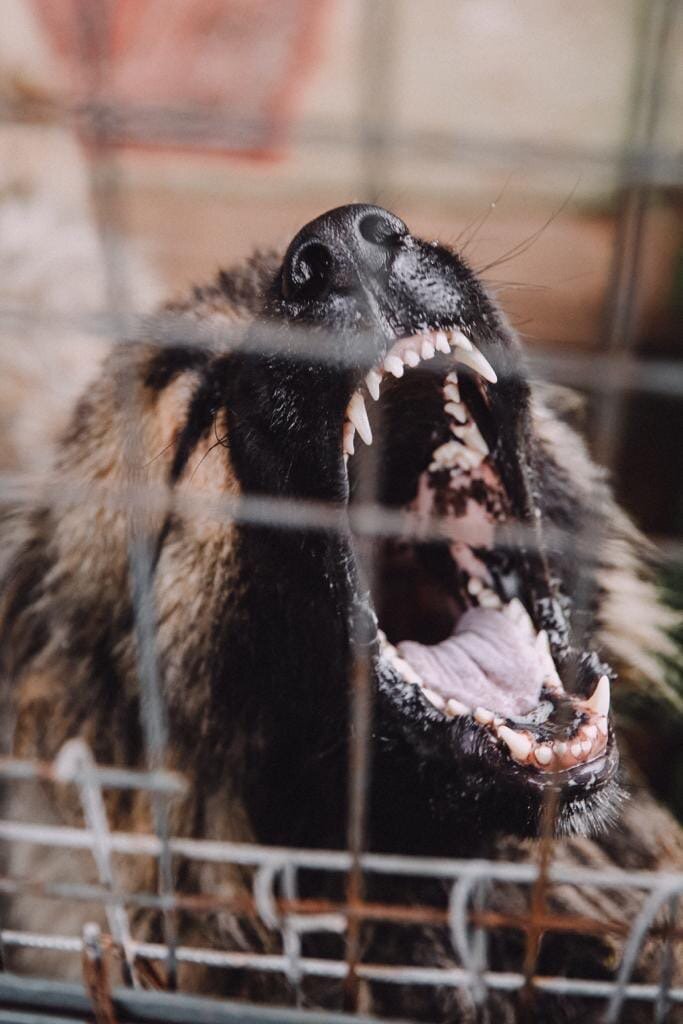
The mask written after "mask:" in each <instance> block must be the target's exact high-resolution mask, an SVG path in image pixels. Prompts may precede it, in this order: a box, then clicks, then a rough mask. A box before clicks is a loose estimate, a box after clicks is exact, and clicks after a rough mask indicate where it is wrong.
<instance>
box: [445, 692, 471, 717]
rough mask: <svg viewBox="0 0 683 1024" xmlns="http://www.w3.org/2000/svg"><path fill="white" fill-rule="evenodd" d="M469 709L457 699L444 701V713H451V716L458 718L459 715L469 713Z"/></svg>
mask: <svg viewBox="0 0 683 1024" xmlns="http://www.w3.org/2000/svg"><path fill="white" fill-rule="evenodd" d="M469 713H470V709H469V708H468V707H467V706H466V705H465V704H461V703H460V701H459V700H453V698H452V697H451V699H450V700H449V701H447V703H446V714H447V715H452V717H453V718H459V717H460V715H469Z"/></svg>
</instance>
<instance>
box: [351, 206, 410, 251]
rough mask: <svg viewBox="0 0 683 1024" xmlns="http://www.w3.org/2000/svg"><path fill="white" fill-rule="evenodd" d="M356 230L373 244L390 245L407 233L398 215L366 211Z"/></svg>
mask: <svg viewBox="0 0 683 1024" xmlns="http://www.w3.org/2000/svg"><path fill="white" fill-rule="evenodd" d="M358 230H359V231H360V234H361V236H362V237H363V238H364V239H365V241H366V242H371V243H372V244H373V245H391V244H392V242H396V241H398V240H399V239H400V238H403V236H404V235H406V234H407V233H408V229H407V227H406V226H405V224H404V223H403V221H401V220H399V219H398V217H390V216H387V215H386V214H381V213H366V214H365V216H364V217H362V218H361V220H360V221H359V223H358Z"/></svg>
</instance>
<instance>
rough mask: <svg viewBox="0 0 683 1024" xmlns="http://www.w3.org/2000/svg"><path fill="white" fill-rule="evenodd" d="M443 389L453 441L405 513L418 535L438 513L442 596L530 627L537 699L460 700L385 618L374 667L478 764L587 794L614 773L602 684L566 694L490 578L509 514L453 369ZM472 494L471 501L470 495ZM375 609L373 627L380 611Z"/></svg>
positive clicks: (437, 455) (453, 684)
mask: <svg viewBox="0 0 683 1024" xmlns="http://www.w3.org/2000/svg"><path fill="white" fill-rule="evenodd" d="M433 379H435V378H434V377H433ZM441 386H442V388H443V391H444V402H443V407H444V412H445V417H446V421H447V423H448V424H449V425H450V428H451V431H452V437H451V438H450V439H449V440H447V441H446V442H445V443H442V444H440V445H439V446H438V447H437V448H436V449H435V450H434V451H433V453H432V457H431V462H430V464H429V466H428V467H427V469H426V470H425V471H424V472H423V474H422V477H421V478H420V479H419V481H418V484H417V488H416V491H417V493H416V495H415V498H414V500H413V502H412V503H411V506H410V508H409V510H408V511H409V514H411V515H412V516H413V517H414V524H413V525H414V526H415V527H416V532H418V533H419V522H420V519H421V518H422V519H425V518H427V519H431V520H432V522H433V513H434V511H437V512H438V513H439V516H440V518H441V521H442V524H443V528H444V544H445V545H447V547H448V548H449V552H450V556H451V561H452V562H453V563H455V569H454V572H453V573H452V574H451V575H452V577H453V578H457V580H458V587H457V589H458V593H454V592H452V593H451V594H450V595H449V599H452V600H455V601H458V600H460V601H461V603H462V596H463V592H464V593H465V595H466V599H467V603H466V604H465V605H464V607H465V608H468V607H469V608H477V609H485V610H487V611H488V612H489V613H490V614H491V615H492V616H495V615H498V616H501V617H505V618H507V619H508V620H515V619H516V620H517V624H518V625H519V627H520V628H523V629H524V630H526V631H527V632H529V631H530V632H532V633H533V635H531V636H530V638H529V641H528V642H529V645H530V646H532V647H533V649H534V651H535V652H536V654H537V656H538V658H539V660H541V661H542V662H543V664H544V666H545V671H544V673H543V678H542V681H541V685H540V687H539V689H538V693H537V699H536V700H528V701H527V706H524V707H521V708H517V709H514V712H513V713H511V711H510V708H505V707H502V708H499V707H497V706H496V703H495V701H494V702H490V701H489V702H487V701H485V700H483V699H482V700H477V699H476V695H475V696H474V698H473V699H469V698H465V696H464V694H462V693H459V691H458V685H457V680H456V679H450V680H449V679H445V680H444V684H443V685H441V686H439V685H438V684H435V683H434V682H433V681H430V680H429V679H426V678H424V677H423V675H422V674H421V672H420V670H419V666H417V665H415V664H413V663H411V653H410V650H409V649H410V647H411V646H412V648H413V653H414V649H415V648H416V645H415V644H412V645H411V644H410V642H409V643H407V644H406V643H403V641H406V640H407V641H410V640H411V639H412V637H411V635H410V631H407V632H406V631H404V632H403V635H400V632H401V631H398V633H396V631H393V633H394V635H392V629H391V627H390V626H389V625H388V624H387V631H388V632H389V634H390V639H391V640H393V641H394V642H393V643H391V642H390V641H389V640H388V639H387V637H386V636H385V635H384V634H383V633H382V632H381V631H380V632H379V634H378V643H379V651H380V654H379V666H380V672H384V673H385V674H386V675H387V676H393V678H394V679H395V680H396V685H397V686H398V687H403V688H405V689H407V690H409V691H412V692H413V693H414V695H416V697H417V699H418V701H419V705H420V708H421V711H422V713H423V714H424V715H425V716H427V718H428V719H429V720H430V721H431V722H433V723H434V724H436V723H438V724H439V726H441V727H446V728H447V727H449V726H450V727H452V728H457V730H458V732H459V733H461V734H463V735H464V734H473V735H476V736H477V740H478V744H479V746H480V748H481V752H482V753H481V757H482V759H483V760H484V761H485V760H486V758H487V756H488V755H489V754H490V756H491V758H492V760H493V761H495V762H496V764H498V765H501V764H502V766H503V771H504V772H506V774H507V777H508V778H509V779H511V780H512V779H514V780H515V781H516V782H518V783H519V785H520V786H521V787H522V789H523V790H525V791H526V790H528V791H529V792H530V793H532V792H533V793H536V794H538V792H542V791H547V790H548V789H551V788H555V789H558V790H564V791H570V792H573V793H574V794H579V793H581V794H582V796H585V797H586V798H587V797H588V794H589V793H590V794H594V793H595V792H596V791H598V790H599V789H600V788H601V787H604V786H605V785H607V784H608V783H609V780H610V779H611V778H612V777H613V776H614V774H615V771H616V765H617V756H616V749H615V747H614V743H613V737H612V735H611V731H610V726H609V680H608V678H607V676H603V675H602V674H596V675H595V678H593V679H591V680H590V681H588V680H587V681H586V689H585V692H584V695H582V696H576V695H575V694H571V693H568V692H567V691H566V690H565V689H564V686H563V684H562V681H561V679H560V676H559V674H558V672H557V669H556V667H555V664H554V661H553V656H552V653H551V649H550V643H549V640H548V636H547V634H546V633H545V632H544V631H543V630H542V629H537V628H536V627H535V625H534V623H533V621H532V617H531V616H530V615H529V614H528V611H527V609H526V608H525V607H524V604H523V603H522V602H521V601H519V600H518V599H515V598H514V597H511V595H510V594H509V593H508V594H506V593H505V592H504V590H502V589H501V588H500V587H497V586H496V584H495V583H494V581H493V579H492V575H491V573H489V572H488V569H487V565H486V552H493V551H495V532H496V529H497V526H498V525H500V524H502V523H504V522H505V521H506V520H507V519H508V517H509V515H510V512H509V509H508V508H507V507H506V505H507V499H506V495H505V491H504V488H503V486H502V484H501V481H500V478H499V475H498V473H497V470H496V466H495V463H494V462H493V460H492V458H491V454H490V452H489V450H488V446H487V444H486V442H485V440H484V438H483V437H482V433H481V431H480V430H479V428H478V426H477V424H476V423H475V422H474V420H473V418H472V416H471V415H470V414H469V411H468V408H467V406H466V405H465V404H464V402H463V401H462V400H460V399H459V398H458V394H459V388H458V382H457V375H456V374H455V373H454V372H453V371H452V370H451V371H450V372H449V370H448V369H446V370H444V378H443V380H442V381H441ZM442 436H443V434H442ZM475 493H476V498H472V495H474V494H475ZM425 494H426V495H427V497H428V499H429V500H428V503H427V504H428V507H425ZM469 506H474V510H475V513H476V514H475V516H474V519H475V522H474V523H471V522H470V523H468V522H466V520H467V519H468V515H462V514H457V513H455V514H453V513H452V511H451V513H449V512H448V509H449V507H450V508H451V510H452V509H455V508H456V507H457V508H459V509H460V510H461V512H462V509H463V507H464V508H465V509H468V507H469ZM449 515H450V523H449ZM472 529H473V530H474V533H471V530H472ZM468 531H470V532H469V533H468ZM482 531H483V532H482ZM482 553H483V556H482ZM458 562H461V563H462V564H460V565H458V564H457V563H458ZM379 603H380V604H381V602H379ZM461 611H462V608H461ZM379 612H380V614H379V619H380V626H381V625H382V624H383V619H384V617H383V615H382V609H381V607H380V609H379ZM534 618H535V616H534ZM501 621H502V619H501ZM456 631H457V623H456ZM436 632H437V633H438V632H439V631H438V630H437V631H436ZM449 637H450V639H451V640H452V639H453V634H452V633H443V631H442V632H441V635H440V636H438V637H434V638H430V639H429V640H428V641H427V642H426V643H425V644H424V645H423V646H424V648H425V650H426V651H429V650H430V649H431V650H432V651H436V652H438V648H439V647H440V646H442V644H443V642H444V641H447V640H449ZM439 641H441V643H439ZM413 660H414V658H413ZM470 696H472V695H470ZM487 703H488V704H489V705H490V706H486V705H487Z"/></svg>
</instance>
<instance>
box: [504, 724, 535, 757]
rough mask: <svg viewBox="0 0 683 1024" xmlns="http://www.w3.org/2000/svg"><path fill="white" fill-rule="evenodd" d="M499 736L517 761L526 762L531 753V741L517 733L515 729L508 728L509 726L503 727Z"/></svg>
mask: <svg viewBox="0 0 683 1024" xmlns="http://www.w3.org/2000/svg"><path fill="white" fill-rule="evenodd" d="M498 735H499V736H500V738H501V739H502V741H503V743H506V744H507V746H508V748H509V750H510V753H511V754H512V756H513V757H514V758H515V760H516V761H526V759H527V757H528V756H529V754H530V753H531V740H530V739H528V737H527V736H524V735H522V734H521V733H518V732H515V731H514V729H510V728H508V726H507V725H501V727H500V729H499V730H498Z"/></svg>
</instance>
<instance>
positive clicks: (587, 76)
mask: <svg viewBox="0 0 683 1024" xmlns="http://www.w3.org/2000/svg"><path fill="white" fill-rule="evenodd" d="M670 6H671V7H672V8H673V9H677V8H679V6H680V5H678V4H676V3H674V4H672V5H670ZM650 7H651V5H650V4H649V0H601V2H600V3H595V2H594V0H575V2H573V3H571V4H568V3H566V2H564V0H372V2H368V0H279V2H278V3H272V2H266V0H101V2H99V0H3V8H2V17H3V26H2V32H1V33H0V104H1V107H0V109H1V110H2V112H3V115H4V116H3V118H2V121H1V122H0V168H1V169H0V188H1V189H2V190H3V192H4V194H5V195H11V194H14V195H15V196H16V195H18V194H22V193H23V194H26V193H27V191H30V190H36V191H37V192H39V193H40V195H41V196H42V197H43V199H44V200H45V203H46V204H47V205H50V204H53V205H54V206H55V208H60V209H62V210H65V209H67V208H69V209H71V210H72V211H73V216H74V217H81V218H82V219H83V221H85V222H88V223H89V224H90V226H91V227H92V228H98V229H99V230H100V234H101V232H102V231H105V232H108V237H109V240H110V241H112V240H115V242H116V253H117V259H118V263H117V274H118V284H119V287H120V289H123V291H124V292H125V294H126V297H127V301H128V302H129V303H131V304H133V305H135V304H136V303H137V302H138V299H139V301H140V302H142V304H144V302H145V301H146V300H151V298H152V296H154V297H156V296H157V295H158V294H173V293H176V292H179V291H182V290H183V289H184V288H186V287H187V286H188V284H189V283H191V282H193V281H201V280H204V279H206V278H207V277H210V276H211V275H213V274H214V273H215V270H216V268H217V267H218V266H219V265H226V264H229V263H230V262H231V261H233V260H236V259H239V258H240V257H242V256H244V255H245V254H247V253H248V252H249V251H250V250H251V249H252V248H253V247H254V246H255V245H258V246H261V247H268V246H277V247H280V246H284V245H286V243H287V241H288V240H289V238H290V237H291V236H292V235H293V234H294V232H295V231H296V230H297V229H298V227H300V226H301V224H302V223H304V222H305V221H306V220H308V219H310V218H311V217H313V216H315V215H316V214H318V213H319V212H321V211H322V210H323V209H325V208H327V207H330V206H334V205H338V204H340V203H345V202H349V201H352V200H364V199H371V200H375V201H379V202H380V203H382V204H383V205H386V206H388V207H391V208H392V209H394V210H396V211H397V212H398V213H400V214H401V215H402V216H403V217H404V218H405V219H406V220H407V221H408V223H409V224H410V226H411V228H412V229H413V230H414V231H415V232H418V233H422V234H425V235H427V236H433V237H438V238H439V239H440V240H442V241H446V242H449V243H452V244H454V245H455V246H457V247H458V248H460V249H461V250H463V251H464V253H465V255H466V257H467V258H468V259H469V260H470V262H471V263H472V265H473V266H474V267H475V268H476V269H481V270H482V272H483V275H484V277H485V278H486V279H487V280H488V281H489V283H490V285H491V287H492V288H493V289H494V290H495V291H496V292H497V294H498V295H499V298H500V301H501V302H502V304H503V305H504V307H505V309H506V310H507V311H508V313H509V315H510V317H511V319H512V321H513V322H514V323H515V324H516V325H518V327H519V329H520V331H521V332H522V334H523V336H524V337H525V338H526V339H527V341H528V342H529V344H530V345H531V346H536V347H538V348H539V350H540V347H543V350H544V351H545V350H546V349H548V348H550V349H551V350H552V351H562V352H568V351H572V352H573V351H577V352H589V353H591V354H596V357H597V354H599V353H600V352H605V351H610V346H612V348H614V345H615V338H614V337H613V336H612V337H610V331H609V327H607V326H606V324H607V317H608V314H609V304H610V301H611V291H610V289H611V288H612V285H613V284H614V278H615V258H618V249H619V245H620V244H621V241H620V239H619V237H618V230H619V223H618V220H617V215H618V214H619V212H620V210H622V208H623V203H624V201H625V200H624V196H625V194H626V193H625V185H626V184H628V183H629V182H630V183H632V182H633V178H634V176H635V177H638V175H639V174H641V172H642V173H643V176H644V178H647V179H648V182H647V185H646V188H647V196H646V203H647V212H646V216H645V217H644V220H643V230H642V234H641V237H640V239H639V244H638V247H637V249H638V252H637V260H638V267H637V270H638V273H637V275H636V283H635V285H634V291H637V294H634V295H633V296H632V297H631V298H632V305H631V308H630V310H629V317H628V325H629V326H628V330H629V331H630V332H632V334H633V338H632V340H633V341H634V343H635V346H636V348H637V349H638V350H640V351H643V352H645V354H646V355H647V354H658V355H660V356H666V357H667V358H672V359H674V358H677V357H678V356H679V355H680V349H679V347H678V346H679V334H680V331H679V330H678V327H677V318H678V319H679V318H680V301H681V300H680V295H681V248H680V239H681V231H680V227H681V189H680V182H681V173H680V171H681V163H680V151H681V145H680V144H681V136H682V131H681V124H682V121H681V116H680V113H681V99H682V97H683V66H682V65H681V63H680V61H676V60H675V54H676V53H679V52H680V50H681V42H682V41H683V28H682V25H681V21H682V19H681V17H680V11H678V13H677V12H676V10H674V13H673V14H672V15H671V14H670V16H669V17H668V20H666V21H665V23H664V28H663V29H662V31H663V32H664V34H665V36H666V37H667V38H665V39H660V40H658V41H657V45H659V47H660V49H659V51H658V57H657V60H658V62H659V64H660V65H661V66H660V68H659V74H660V81H659V83H658V85H657V87H656V97H655V99H656V113H655V116H654V117H653V118H652V119H651V122H652V123H651V127H650V129H649V134H648V130H646V132H645V134H643V132H642V130H640V129H639V125H638V123H637V120H638V91H639V89H641V90H642V87H643V83H642V72H643V61H644V60H645V59H646V53H645V50H646V46H645V43H644V40H643V35H644V33H645V32H646V30H647V14H648V10H649V9H650ZM98 103H100V104H102V105H103V107H104V108H106V109H105V112H104V113H103V112H102V109H98V108H97V104H98ZM112 104H113V108H112V106H111V105H112ZM112 109H113V110H114V113H112ZM639 130H640V134H638V133H639ZM643 142H646V144H647V147H648V152H649V153H650V154H651V156H652V166H649V165H648V166H647V167H645V168H643V166H642V165H641V164H638V161H637V159H636V160H635V162H634V161H631V163H629V153H631V152H633V151H634V150H633V147H634V146H637V145H639V144H642V143H643ZM636 152H637V150H636ZM105 186H106V188H105ZM93 198H94V199H95V200H97V201H98V202H96V203H95V205H93ZM34 221H35V217H34ZM33 230H34V232H35V236H34V242H32V243H31V244H34V243H35V245H39V244H40V242H39V239H40V227H39V225H38V224H37V223H34V229H33ZM93 245H95V243H93ZM45 248H46V249H49V250H50V251H52V250H51V249H50V247H49V245H48V243H47V234H46V236H45ZM57 249H59V250H60V251H59V253H58V254H57V255H59V258H60V259H62V260H67V259H69V251H68V244H67V243H66V242H65V244H64V245H63V246H62V247H61V249H60V247H59V246H57ZM93 252H94V249H93ZM615 254H616V256H615ZM97 258H98V257H96V256H95V255H93V256H92V258H91V260H90V261H89V263H90V265H91V266H90V269H91V271H92V261H93V260H96V259H97ZM140 260H143V261H144V264H145V267H146V270H147V273H148V276H149V278H150V281H151V279H152V278H154V281H155V287H154V288H152V287H151V285H150V286H149V287H142V288H141V287H140V281H141V274H142V270H141V264H140ZM110 269H111V268H110ZM2 287H3V285H1V284H0V288H2ZM5 287H8V286H5ZM102 287H104V284H103V285H102ZM138 293H139V295H138ZM92 294H94V291H93V290H92V289H91V293H90V297H88V296H87V295H86V294H84V292H83V290H77V292H76V295H75V296H74V297H73V298H69V299H68V301H69V302H70V303H71V304H72V305H73V303H74V302H75V303H78V302H79V301H83V302H85V303H86V304H87V303H88V302H89V301H92ZM122 294H123V293H122ZM136 295H137V296H138V297H137V298H135V296H136ZM120 297H121V296H119V298H120ZM102 298H103V293H101V294H100V299H102ZM39 301H43V300H42V299H40V300H39ZM677 304H679V305H678V306H677ZM617 340H618V339H617ZM595 366H596V372H598V373H600V372H602V366H603V364H602V363H600V362H599V361H597V362H596V364H595ZM679 370H680V365H679ZM588 397H589V401H588V408H587V414H586V415H587V417H588V424H589V427H590V423H591V422H592V420H591V417H592V416H593V417H594V415H595V400H594V399H593V400H590V394H589V396H588ZM626 402H627V405H628V409H627V414H626V416H625V417H624V418H623V419H622V421H621V423H620V429H619V434H618V437H617V438H616V440H615V448H614V450H613V451H612V452H611V455H612V457H613V459H612V461H613V464H614V466H615V467H616V470H617V484H618V487H619V490H620V493H621V494H622V497H624V498H625V499H626V500H627V502H628V504H629V506H630V508H631V509H632V511H633V512H634V513H635V514H636V516H637V517H638V519H639V521H640V522H641V524H642V525H643V526H644V527H645V528H646V529H647V530H648V531H649V532H651V533H654V534H658V535H660V534H671V533H676V532H680V531H681V521H682V518H683V497H682V491H681V483H680V475H681V474H680V466H678V465H677V459H676V458H675V455H676V453H677V449H676V446H675V438H676V436H678V438H680V436H681V426H682V423H681V418H680V409H681V402H680V401H676V400H675V399H674V398H672V397H670V396H666V395H662V394H661V393H660V394H658V395H657V396H656V397H655V398H653V397H652V396H649V397H648V396H645V395H632V394H630V393H629V395H627V400H626ZM653 441H654V442H655V443H653ZM678 455H679V456H680V449H678Z"/></svg>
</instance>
